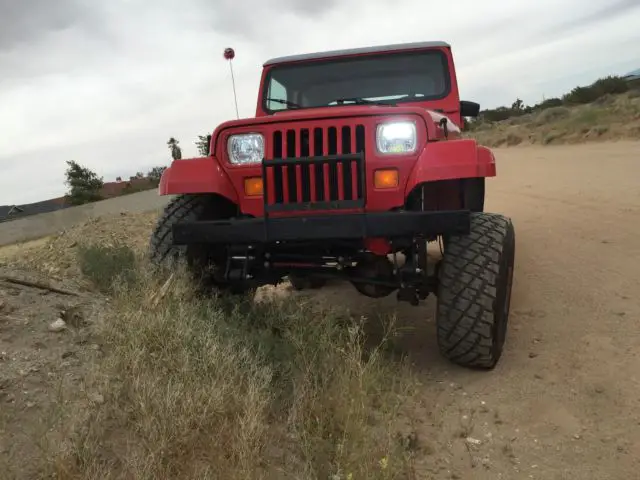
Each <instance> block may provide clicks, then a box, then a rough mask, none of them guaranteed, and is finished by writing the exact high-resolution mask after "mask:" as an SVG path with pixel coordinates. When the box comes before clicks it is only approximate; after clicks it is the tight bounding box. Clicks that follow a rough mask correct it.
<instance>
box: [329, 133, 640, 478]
mask: <svg viewBox="0 0 640 480" xmlns="http://www.w3.org/2000/svg"><path fill="white" fill-rule="evenodd" d="M496 154H497V160H498V162H499V164H498V177H497V178H495V179H493V180H491V181H489V182H488V192H487V199H488V200H487V205H486V210H487V211H494V212H499V213H504V214H506V215H509V216H511V217H512V219H513V221H514V224H515V228H516V241H517V246H516V273H515V278H514V289H513V297H512V304H511V305H512V306H511V308H512V316H511V320H510V322H511V323H510V331H509V333H508V338H507V346H506V352H505V354H504V356H503V358H502V360H501V363H500V364H499V365H498V367H497V368H496V369H495V370H494V371H493V372H490V373H486V372H469V371H466V370H462V369H459V368H456V367H453V366H451V365H449V364H448V363H447V362H446V361H445V360H443V359H442V358H441V357H440V356H439V354H438V351H437V346H436V343H435V326H434V323H433V313H434V310H435V299H430V300H428V301H427V302H426V305H425V306H420V307H412V306H410V305H405V304H402V305H398V304H396V302H395V298H394V296H390V297H387V298H385V299H381V300H377V301H371V300H370V299H367V298H366V297H361V296H358V295H357V294H356V293H353V291H352V289H349V288H344V286H342V285H340V286H338V285H335V286H333V287H332V288H330V289H327V290H325V291H323V292H322V293H321V295H323V296H326V298H327V301H332V302H341V303H345V304H350V305H353V309H354V310H355V311H357V312H359V313H363V314H366V315H369V316H371V317H374V318H375V316H376V315H379V314H382V315H385V314H390V313H391V314H397V316H398V319H399V320H401V321H402V323H403V324H405V325H406V326H407V327H409V328H411V329H415V330H413V331H411V332H410V333H407V334H406V335H405V338H403V339H402V340H401V342H400V345H399V348H400V349H402V350H403V351H405V352H408V353H409V354H410V355H411V356H412V357H413V359H414V361H415V363H416V365H417V368H419V369H420V371H421V374H422V375H423V383H424V396H423V401H422V405H421V406H420V407H418V410H417V414H416V417H417V418H418V419H420V420H421V422H420V424H419V425H417V427H416V429H417V432H418V434H419V438H421V439H423V442H424V443H425V444H426V447H427V448H426V450H427V451H430V452H432V453H431V455H429V456H428V457H426V459H425V468H426V469H427V470H428V471H429V470H430V471H431V474H432V475H433V478H438V479H440V478H442V479H445V478H464V479H467V478H473V479H495V478H505V479H520V478H523V479H527V478H537V479H546V480H556V479H557V480H560V479H563V480H564V479H580V480H590V479H594V480H595V479H598V480H604V479H621V480H622V479H631V478H638V476H639V475H640V474H639V473H638V471H639V470H640V355H638V353H637V352H638V349H639V348H640V334H639V333H638V332H639V330H638V326H639V325H640V300H639V299H638V298H639V297H638V294H639V293H640V241H638V238H639V237H640V183H638V177H639V176H640V162H638V159H640V143H630V142H629V143H628V142H624V143H616V144H599V145H589V146H586V145H585V146H558V147H527V148H524V147H523V148H513V149H504V150H497V152H496ZM424 325H426V329H425V328H421V326H424ZM467 437H471V439H472V440H471V443H469V442H468V441H467V440H466V438H467ZM474 440H478V442H474ZM476 443H477V444H476ZM427 464H430V465H431V467H428V466H427ZM452 474H453V476H452Z"/></svg>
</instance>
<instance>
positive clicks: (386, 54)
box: [261, 48, 452, 115]
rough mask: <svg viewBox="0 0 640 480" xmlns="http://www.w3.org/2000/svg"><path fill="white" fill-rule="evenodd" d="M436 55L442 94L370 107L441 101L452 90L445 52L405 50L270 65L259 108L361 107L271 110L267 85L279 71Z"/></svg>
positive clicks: (272, 112)
mask: <svg viewBox="0 0 640 480" xmlns="http://www.w3.org/2000/svg"><path fill="white" fill-rule="evenodd" d="M426 54H428V55H437V56H439V57H440V58H439V59H440V62H441V65H442V69H443V75H444V90H443V92H442V93H440V94H437V95H430V96H426V95H425V96H420V97H411V96H408V97H406V98H399V99H390V100H381V101H379V102H372V103H371V105H378V106H379V105H384V104H388V105H399V104H402V103H418V102H430V101H437V100H443V99H445V98H447V97H448V96H449V95H450V94H451V90H452V81H451V66H450V64H449V57H448V56H447V54H446V52H445V51H444V50H443V49H441V48H429V49H420V50H406V51H394V52H382V53H371V54H366V55H350V56H345V57H340V58H326V59H320V60H311V61H301V62H293V63H280V64H275V65H272V66H270V67H269V68H268V70H267V72H266V73H265V75H264V80H263V82H262V95H261V107H262V110H263V111H264V112H265V113H267V114H269V115H273V114H275V113H279V112H291V111H298V110H309V109H313V108H334V107H349V106H354V105H362V104H356V103H345V104H335V105H312V106H303V107H299V108H283V109H277V110H272V109H270V108H269V107H268V100H267V98H268V96H269V85H270V84H271V78H272V76H273V73H274V71H278V70H280V69H288V68H297V69H304V68H306V67H312V66H313V67H317V66H318V65H322V64H339V63H350V62H353V61H354V60H360V59H363V58H367V59H377V58H385V57H398V56H402V57H407V56H420V55H426Z"/></svg>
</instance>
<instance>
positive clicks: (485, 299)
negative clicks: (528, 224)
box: [436, 213, 515, 369]
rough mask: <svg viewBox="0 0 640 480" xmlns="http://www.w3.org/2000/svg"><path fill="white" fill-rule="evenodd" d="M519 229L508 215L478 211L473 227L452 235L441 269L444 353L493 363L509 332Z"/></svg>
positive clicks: (467, 361) (482, 364) (439, 320)
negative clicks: (462, 233)
mask: <svg viewBox="0 0 640 480" xmlns="http://www.w3.org/2000/svg"><path fill="white" fill-rule="evenodd" d="M514 258H515V231H514V228H513V223H512V222H511V220H510V219H509V218H507V217H504V216H502V215H498V214H494V213H472V214H471V233H470V234H469V235H454V236H451V237H450V238H449V241H448V245H447V251H446V252H445V254H444V257H443V259H442V263H441V264H440V268H439V269H438V290H437V296H438V305H437V312H436V324H437V330H438V346H439V348H440V352H441V354H442V355H443V356H444V357H445V358H447V359H449V360H450V361H451V362H453V363H456V364H458V365H462V366H465V367H469V368H480V369H492V368H494V367H495V366H496V364H497V363H498V360H499V359H500V357H501V355H502V349H503V346H504V342H505V337H506V333H507V324H508V320H509V306H510V302H511V284H512V281H513V268H514Z"/></svg>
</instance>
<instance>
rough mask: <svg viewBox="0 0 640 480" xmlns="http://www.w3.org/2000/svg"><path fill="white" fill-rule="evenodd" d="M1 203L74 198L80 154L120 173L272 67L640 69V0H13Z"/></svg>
mask: <svg viewBox="0 0 640 480" xmlns="http://www.w3.org/2000/svg"><path fill="white" fill-rule="evenodd" d="M0 12H1V13H0V109H1V110H0V112H1V113H0V167H1V169H0V172H1V173H0V204H20V203H27V202H32V201H38V200H43V199H46V198H51V197H56V196H60V195H62V194H64V192H65V189H66V187H65V186H64V184H63V182H64V170H65V168H66V164H65V161H66V160H71V159H73V160H76V161H77V162H79V163H80V164H82V165H85V166H88V167H89V168H91V169H92V170H94V171H96V172H97V173H98V174H99V175H101V176H103V177H104V179H105V181H112V180H114V179H115V177H117V176H122V177H128V176H129V175H133V174H135V172H136V171H139V170H140V171H144V172H146V171H147V170H149V169H150V168H151V167H153V166H155V165H168V164H169V160H170V154H169V150H168V149H167V147H166V141H167V139H168V138H169V137H170V136H175V137H176V138H178V139H179V140H180V142H181V146H182V148H183V157H186V156H195V155H196V153H197V152H196V148H195V145H194V144H193V142H194V141H195V140H196V139H197V135H199V134H205V133H207V132H211V131H212V130H213V129H214V128H215V126H216V125H217V124H218V123H220V122H222V121H224V120H227V119H230V118H232V117H234V116H235V109H234V104H233V96H232V90H231V83H230V76H229V68H228V65H227V63H226V62H225V61H224V60H223V58H222V51H223V50H224V48H225V47H227V46H232V47H234V48H235V50H236V60H235V62H234V70H235V75H236V81H237V88H238V97H239V108H240V115H241V116H243V117H249V116H251V115H252V114H253V113H254V111H255V102H256V96H257V87H258V81H259V75H260V69H261V65H262V62H263V61H264V60H266V59H268V58H271V57H274V56H280V55H288V54H295V53H305V52H309V51H318V50H327V49H336V48H350V47H360V46H369V45H376V44H388V43H396V42H412V41H424V40H444V41H448V42H449V43H451V44H452V46H453V52H454V55H455V61H456V66H457V69H458V78H459V83H460V90H461V95H462V97H464V99H469V100H475V101H478V102H480V103H481V104H482V106H483V107H495V106H498V105H502V104H510V103H511V102H512V101H513V100H515V98H517V97H520V98H522V99H523V100H524V101H525V103H536V102H538V101H540V100H541V99H542V97H543V96H546V97H550V96H553V95H560V94H562V93H564V92H566V91H567V90H569V89H571V88H572V87H573V86H575V85H576V84H580V83H582V84H585V83H590V82H591V81H593V80H594V79H596V78H598V77H599V76H603V75H607V74H624V73H627V72H628V71H631V70H633V69H635V68H639V67H640V49H639V48H638V45H640V29H638V25H640V0H591V1H589V2H585V1H584V0H564V1H562V0H553V1H552V0H519V1H507V0H482V1H477V0H455V1H443V0H428V1H427V0H393V1H389V0H388V1H383V0H322V1H315V0H301V1H296V0H262V1H258V0H251V1H240V0H238V1H236V2H234V1H232V0H180V1H178V0H171V1H170V0H154V1H151V0H110V1H108V2H106V1H105V2H98V1H96V0H0Z"/></svg>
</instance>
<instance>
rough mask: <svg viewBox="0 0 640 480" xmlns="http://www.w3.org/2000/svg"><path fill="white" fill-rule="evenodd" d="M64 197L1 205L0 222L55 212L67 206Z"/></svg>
mask: <svg viewBox="0 0 640 480" xmlns="http://www.w3.org/2000/svg"><path fill="white" fill-rule="evenodd" d="M67 206H68V205H66V203H65V200H64V197H60V198H52V199H50V200H43V201H41V202H35V203H29V204H26V205H0V222H6V221H9V220H16V219H18V218H21V217H26V216H29V215H37V214H39V213H48V212H54V211H56V210H61V209H63V208H66V207H67Z"/></svg>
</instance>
